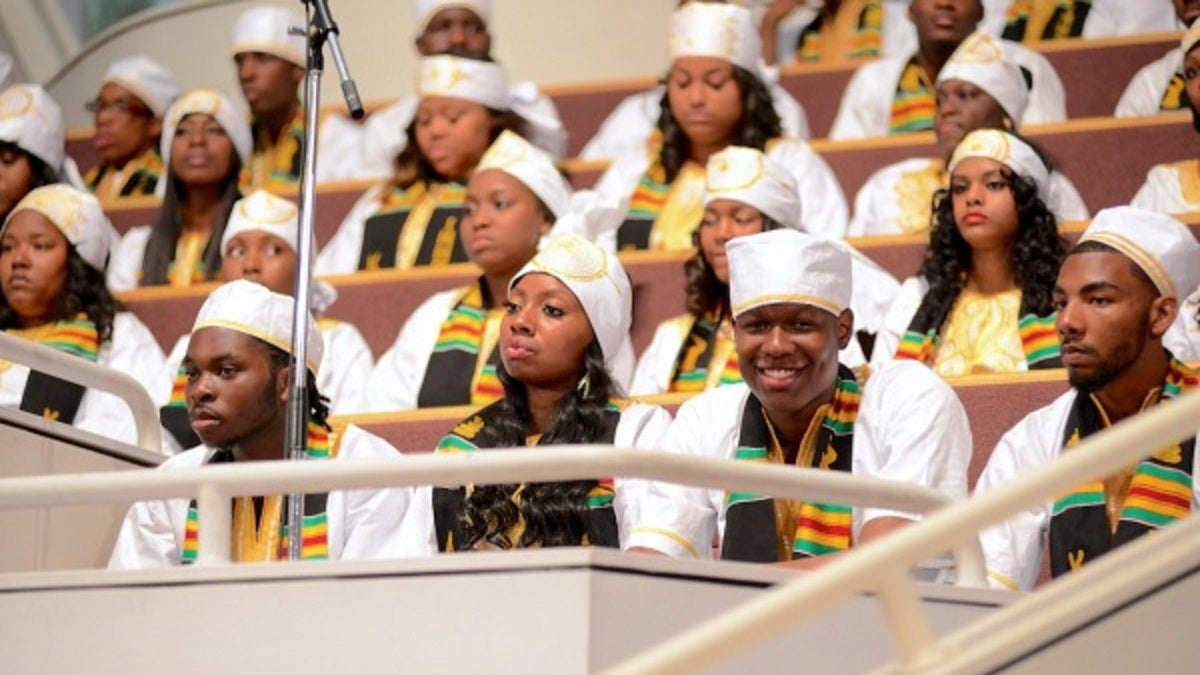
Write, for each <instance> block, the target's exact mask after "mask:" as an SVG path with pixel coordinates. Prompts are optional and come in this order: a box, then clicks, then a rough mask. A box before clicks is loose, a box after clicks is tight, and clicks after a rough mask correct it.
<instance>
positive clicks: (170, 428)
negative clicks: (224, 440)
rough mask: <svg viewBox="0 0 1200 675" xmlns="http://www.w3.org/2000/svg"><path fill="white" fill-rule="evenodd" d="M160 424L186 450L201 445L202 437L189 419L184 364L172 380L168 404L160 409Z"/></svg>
mask: <svg viewBox="0 0 1200 675" xmlns="http://www.w3.org/2000/svg"><path fill="white" fill-rule="evenodd" d="M158 422H159V424H161V425H162V427H163V428H164V429H166V430H167V432H168V433H170V434H171V436H172V437H174V438H175V442H176V443H178V444H179V447H181V448H183V449H185V450H186V449H187V448H194V447H196V446H197V445H200V437H199V436H197V435H196V432H195V431H193V430H192V420H191V418H189V417H188V412H187V371H186V370H184V369H183V365H182V364H181V365H180V366H179V368H178V369H177V370H176V371H175V379H173V380H171V396H170V398H168V399H167V404H166V405H164V406H162V407H160V408H159V409H158Z"/></svg>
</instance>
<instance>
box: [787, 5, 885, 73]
mask: <svg viewBox="0 0 1200 675" xmlns="http://www.w3.org/2000/svg"><path fill="white" fill-rule="evenodd" d="M824 23H825V16H824V14H823V13H821V12H817V17H816V18H815V19H813V20H812V22H811V23H809V24H808V25H807V26H805V27H804V29H803V30H801V31H800V37H799V39H798V40H797V41H796V60H797V61H820V60H822V59H831V58H836V57H835V56H834V55H833V54H827V53H826V52H825V49H826V47H825V44H824V42H825V41H824V39H823V37H822V35H821V28H822V27H823V26H824ZM882 47H883V4H882V3H881V2H880V0H864V2H863V4H862V10H861V11H860V12H859V14H858V21H856V22H855V25H854V34H853V35H852V36H851V37H850V45H849V51H847V52H846V54H845V58H846V59H847V60H857V59H866V58H871V57H874V56H879V54H880V52H881V51H882Z"/></svg>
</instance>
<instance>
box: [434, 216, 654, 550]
mask: <svg viewBox="0 0 1200 675" xmlns="http://www.w3.org/2000/svg"><path fill="white" fill-rule="evenodd" d="M631 295H632V288H631V286H630V283H629V278H628V276H627V274H626V272H625V269H624V268H623V267H621V263H620V262H618V261H617V259H616V256H614V255H612V254H611V253H608V252H606V251H605V250H604V249H602V248H600V247H599V246H597V245H595V244H593V243H592V242H590V241H588V240H586V239H583V238H581V237H578V236H575V235H573V234H566V235H561V236H556V237H554V238H553V239H552V240H551V241H550V242H549V243H548V244H547V245H546V246H545V247H544V248H543V249H542V250H541V251H540V252H539V253H538V254H537V255H536V256H535V257H534V258H533V260H531V261H530V262H529V263H528V264H527V265H525V267H524V268H523V269H521V271H520V272H518V273H517V274H516V276H514V277H513V280H512V282H511V283H510V285H509V289H508V295H507V298H506V300H505V303H504V304H505V316H504V319H503V321H502V323H501V327H500V341H499V344H500V365H499V366H498V368H497V372H498V375H499V379H500V382H501V384H502V385H503V387H504V396H503V398H501V399H500V400H498V401H497V402H495V403H493V404H491V405H489V406H487V407H486V408H484V409H482V410H480V411H479V412H477V413H475V414H473V415H472V416H471V417H469V418H467V419H466V420H465V421H463V422H462V423H461V424H459V425H458V426H456V427H455V428H454V430H453V431H452V432H451V433H450V434H449V435H447V436H446V437H445V438H444V439H442V441H441V443H439V444H438V448H437V452H441V453H456V452H481V451H486V450H487V449H490V448H505V447H516V446H533V445H561V444H583V443H600V444H615V445H616V446H618V447H622V448H628V447H637V448H647V449H653V448H655V447H656V446H657V444H658V440H659V438H660V437H661V435H662V433H663V432H664V431H665V430H666V427H667V425H668V423H669V421H670V416H669V415H668V414H667V412H666V411H665V410H663V409H662V408H660V407H658V406H650V405H646V404H641V403H630V402H629V401H625V400H623V399H622V398H621V395H622V394H621V388H620V387H619V386H617V385H616V384H615V383H614V381H613V378H612V371H611V363H612V360H613V358H614V356H615V355H617V354H619V353H620V351H621V349H622V344H623V343H624V342H625V341H626V340H627V339H628V333H629V324H630V321H631V313H632V302H631V301H632V297H631ZM640 485H641V482H640V481H633V482H626V481H622V480H617V481H615V483H614V481H613V480H609V479H602V480H581V481H566V482H556V483H523V484H520V485H468V486H465V487H454V488H451V487H436V488H434V496H433V505H434V522H435V525H436V530H437V541H438V548H439V550H443V551H445V550H456V551H460V550H473V549H509V548H527V547H533V546H578V545H588V544H590V545H594V546H610V547H615V546H617V545H618V544H619V543H620V542H621V541H623V540H624V538H625V537H626V536H627V535H628V532H629V526H630V524H631V523H632V522H633V520H634V519H635V515H636V514H635V513H634V511H635V510H636V509H635V508H634V506H635V505H636V503H637V499H636V493H637V492H639V491H640V489H641V488H640V487H639V486H640Z"/></svg>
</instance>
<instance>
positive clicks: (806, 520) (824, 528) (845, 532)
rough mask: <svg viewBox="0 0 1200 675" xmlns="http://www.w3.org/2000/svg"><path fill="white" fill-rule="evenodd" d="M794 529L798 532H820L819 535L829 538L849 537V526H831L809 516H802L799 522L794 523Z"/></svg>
mask: <svg viewBox="0 0 1200 675" xmlns="http://www.w3.org/2000/svg"><path fill="white" fill-rule="evenodd" d="M796 529H798V530H799V529H809V530H813V531H814V532H820V533H821V534H824V535H828V536H831V537H849V536H850V526H849V525H832V524H829V523H824V522H821V521H819V520H816V519H814V518H811V517H809V516H804V517H803V518H801V519H800V522H798V523H796Z"/></svg>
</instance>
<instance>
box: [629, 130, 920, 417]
mask: <svg viewBox="0 0 1200 675" xmlns="http://www.w3.org/2000/svg"><path fill="white" fill-rule="evenodd" d="M706 171H707V173H706V178H705V179H706V182H707V187H706V191H705V197H704V201H705V209H704V218H703V220H701V221H700V225H699V226H698V227H697V231H696V240H697V246H696V255H697V257H696V258H693V261H692V262H689V263H688V266H689V268H691V269H689V274H691V273H694V271H695V270H697V269H703V270H705V273H706V274H707V275H711V278H712V279H713V280H714V281H715V282H716V283H717V284H718V285H719V286H721V288H722V290H721V291H719V292H718V293H717V294H718V295H720V296H725V295H726V292H725V290H724V289H725V288H727V284H728V279H729V273H728V265H727V263H726V262H725V260H726V256H725V255H724V254H723V250H724V247H725V246H726V244H727V243H728V242H729V241H730V240H732V239H733V238H735V237H739V236H745V235H747V234H752V233H757V232H760V231H763V230H771V229H778V228H793V229H800V221H801V217H800V215H801V211H802V210H803V209H802V206H801V204H800V201H799V198H798V196H797V194H796V184H795V180H794V179H793V178H792V175H791V173H790V172H789V171H788V170H787V169H786V168H785V167H783V166H780V165H779V164H778V163H777V162H776V161H775V160H773V159H772V158H770V157H768V156H767V155H765V154H763V153H762V152H761V151H759V150H755V149H753V148H746V147H741V146H729V147H727V148H725V149H724V150H721V151H720V152H717V153H714V154H713V155H712V156H711V157H709V160H708V166H707V167H706ZM756 221H757V226H756ZM845 248H846V250H847V251H849V252H850V254H851V256H852V258H851V260H852V266H853V276H854V277H855V278H856V279H858V280H859V281H860V283H856V284H854V294H853V297H852V300H851V302H850V306H851V308H852V309H853V311H854V316H855V319H856V323H857V324H858V326H857V330H860V331H861V330H862V329H863V326H864V325H865V326H869V327H870V328H869V329H868V331H867V332H871V333H873V332H874V331H875V330H876V329H877V326H878V325H879V324H880V322H881V320H882V317H883V313H884V312H885V311H886V307H887V305H888V302H889V300H890V298H891V296H892V295H894V294H895V292H896V289H897V288H898V286H899V284H897V283H896V280H895V279H894V278H892V276H891V275H890V274H888V273H887V272H886V271H885V270H883V269H882V268H880V267H879V266H878V265H877V264H875V263H874V262H873V261H872V260H871V259H869V258H867V257H866V256H864V255H862V254H860V253H858V252H857V251H854V249H852V248H850V247H845ZM702 295H707V294H706V293H704V292H703V291H701V290H700V289H699V288H696V289H691V288H689V302H688V306H689V312H688V313H686V314H683V315H681V316H677V317H673V318H671V319H667V320H666V321H663V322H662V323H660V324H659V326H658V328H657V329H656V330H655V332H654V337H653V339H652V340H651V341H650V345H649V346H647V347H646V349H645V350H644V351H643V352H642V354H641V357H640V358H639V359H638V364H637V370H636V371H635V372H634V379H633V385H632V386H631V387H630V392H631V393H633V394H634V395H644V394H661V393H665V392H668V391H702V390H704V389H711V388H712V387H715V386H719V385H721V384H729V383H731V382H740V381H741V376H740V374H739V373H738V367H737V351H736V349H735V345H734V341H733V330H732V328H733V327H732V322H731V317H730V316H729V311H728V307H727V306H726V305H727V302H726V300H725V298H724V297H719V298H705V299H706V300H707V304H710V306H709V307H706V308H705V314H704V315H703V316H696V315H695V314H693V313H692V311H693V310H692V309H691V308H693V307H694V305H695V304H699V300H700V299H701V297H702ZM693 296H694V298H693ZM868 317H870V318H869V319H868ZM864 320H865V321H864ZM839 360H840V361H841V362H842V363H844V364H846V365H849V366H858V365H861V364H862V363H864V362H865V361H866V358H865V357H864V355H863V353H862V349H861V347H860V345H859V341H858V340H857V339H852V340H850V341H849V343H848V344H847V345H846V347H845V348H843V349H842V350H841V353H840V356H839Z"/></svg>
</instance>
